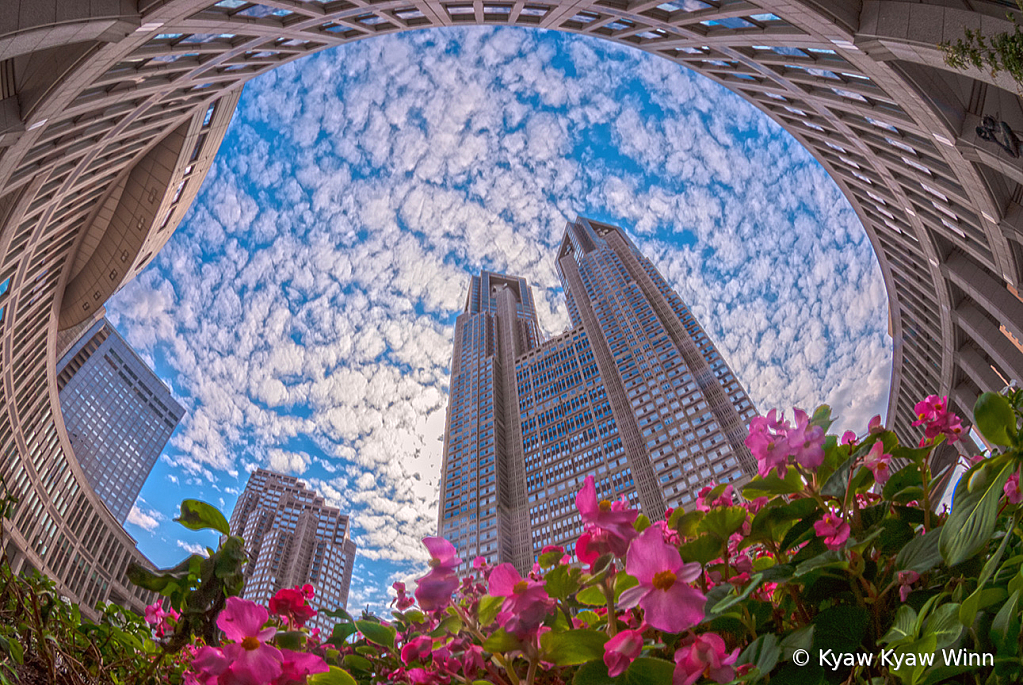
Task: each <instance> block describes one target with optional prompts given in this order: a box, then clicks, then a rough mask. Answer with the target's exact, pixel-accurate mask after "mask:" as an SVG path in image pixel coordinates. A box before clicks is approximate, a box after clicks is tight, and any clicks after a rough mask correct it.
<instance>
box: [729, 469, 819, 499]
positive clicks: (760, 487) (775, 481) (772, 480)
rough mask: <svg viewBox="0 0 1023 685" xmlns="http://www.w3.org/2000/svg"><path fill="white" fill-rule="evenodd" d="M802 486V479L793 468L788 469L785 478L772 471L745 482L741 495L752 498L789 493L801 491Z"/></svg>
mask: <svg viewBox="0 0 1023 685" xmlns="http://www.w3.org/2000/svg"><path fill="white" fill-rule="evenodd" d="M804 487H805V485H804V484H803V479H802V477H801V476H800V475H799V472H798V471H796V470H795V469H789V470H788V472H787V473H786V474H785V478H779V477H778V475H777V473H775V472H774V471H772V472H771V473H769V474H767V476H766V477H764V478H760V477H759V476H758V477H756V478H754V479H753V480H751V481H750V482H749V483H747V484H746V487H744V488H743V489H742V496H743V497H745V498H746V499H749V500H753V499H756V498H757V497H765V496H766V497H771V496H774V495H791V494H794V493H797V492H803V489H804Z"/></svg>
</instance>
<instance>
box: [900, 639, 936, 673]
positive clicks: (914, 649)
mask: <svg viewBox="0 0 1023 685" xmlns="http://www.w3.org/2000/svg"><path fill="white" fill-rule="evenodd" d="M936 650H937V640H936V639H935V637H934V635H926V636H924V637H922V638H920V639H919V640H917V641H916V642H913V643H911V644H908V645H903V646H901V647H896V648H895V654H896V655H897V657H898V658H899V659H901V663H902V667H901V668H897V669H892V673H895V674H896V675H898V676H899V678H901V679H902V682H904V683H907V685H914V684H915V683H917V682H919V680H920V678H921V677H923V674H924V671H925V670H926V669H927V668H928V666H927V665H926V664H922V663H916V664H914V665H910V658H909V655H914V656H913V657H912V658H913V661H916V660H917V659H919V656H917V655H920V654H934V652H935V651H936ZM902 655H906V656H905V657H903V656H902ZM893 661H895V659H893Z"/></svg>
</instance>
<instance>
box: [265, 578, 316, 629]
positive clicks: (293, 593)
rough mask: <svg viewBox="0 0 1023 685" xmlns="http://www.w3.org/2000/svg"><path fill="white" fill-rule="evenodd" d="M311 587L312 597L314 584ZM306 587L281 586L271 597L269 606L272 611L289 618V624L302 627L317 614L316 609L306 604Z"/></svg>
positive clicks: (308, 586) (309, 586) (310, 595)
mask: <svg viewBox="0 0 1023 685" xmlns="http://www.w3.org/2000/svg"><path fill="white" fill-rule="evenodd" d="M305 587H307V588H309V593H310V594H309V597H312V589H313V586H312V585H306V586H305ZM305 587H297V586H296V587H293V588H281V589H280V590H278V591H277V594H276V595H274V596H273V597H271V598H270V602H269V604H268V607H269V609H270V613H272V614H277V615H278V616H285V617H287V618H288V621H289V625H291V626H294V627H296V628H301V627H302V626H304V625H305V623H306V621H308V620H309V619H311V618H312V617H313V616H315V615H316V611H315V610H314V609H313V608H312V607H311V606H309V605H308V604H306V590H305Z"/></svg>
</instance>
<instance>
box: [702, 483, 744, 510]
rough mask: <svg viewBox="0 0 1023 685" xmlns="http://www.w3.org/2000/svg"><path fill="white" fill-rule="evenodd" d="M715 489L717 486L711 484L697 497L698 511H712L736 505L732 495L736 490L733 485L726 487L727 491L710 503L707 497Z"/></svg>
mask: <svg viewBox="0 0 1023 685" xmlns="http://www.w3.org/2000/svg"><path fill="white" fill-rule="evenodd" d="M715 487H716V486H715V485H713V484H711V485H707V486H705V487H703V488H702V489H701V490H700V492H699V494H697V496H696V510H697V511H710V510H711V509H713V508H715V507H730V506H732V505H733V504H734V503H735V500H734V499H732V493H733V492H734V490H735V489H734V488H733V487H732V486H731V485H726V486H725V489H724V490H723V491H722V492H721V494H720V495H719V496H718V498H717V499H715V500H712V501H710V502H708V501H707V496H708V495H710V493H711V492H713V491H714V488H715Z"/></svg>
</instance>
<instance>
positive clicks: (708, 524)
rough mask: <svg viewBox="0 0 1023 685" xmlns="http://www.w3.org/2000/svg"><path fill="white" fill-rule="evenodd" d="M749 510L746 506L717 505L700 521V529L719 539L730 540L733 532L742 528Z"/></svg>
mask: <svg viewBox="0 0 1023 685" xmlns="http://www.w3.org/2000/svg"><path fill="white" fill-rule="evenodd" d="M747 516H748V512H747V511H746V508H745V507H716V508H714V509H711V510H710V511H708V512H706V515H705V516H704V517H703V520H702V521H700V525H699V531H700V532H701V533H710V534H711V535H714V536H716V537H717V538H718V540H721V541H725V540H728V538H729V536H731V534H732V533H734V532H735V531H737V530H739V529H740V528H742V524H743V523H745V522H746V517H747Z"/></svg>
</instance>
